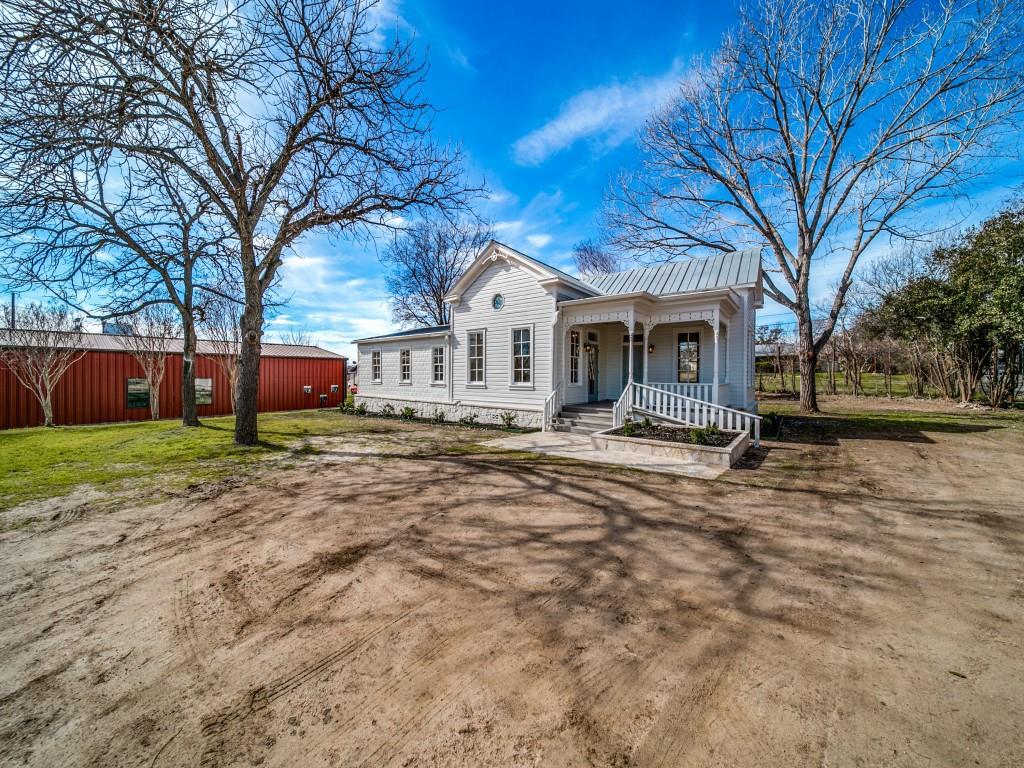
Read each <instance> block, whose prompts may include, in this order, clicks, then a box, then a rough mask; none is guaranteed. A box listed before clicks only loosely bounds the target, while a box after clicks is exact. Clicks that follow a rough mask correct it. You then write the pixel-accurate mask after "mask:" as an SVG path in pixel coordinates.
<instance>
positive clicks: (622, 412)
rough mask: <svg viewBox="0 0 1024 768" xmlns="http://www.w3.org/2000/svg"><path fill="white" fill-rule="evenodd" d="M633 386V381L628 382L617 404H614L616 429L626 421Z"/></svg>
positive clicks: (614, 425)
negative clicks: (627, 405) (627, 404)
mask: <svg viewBox="0 0 1024 768" xmlns="http://www.w3.org/2000/svg"><path fill="white" fill-rule="evenodd" d="M632 386H633V383H632V382H630V383H629V384H627V385H626V388H625V389H624V390H622V394H621V395H619V399H618V400H616V401H615V405H614V406H612V427H613V428H615V429H617V428H618V427H621V426H622V425H623V424H625V423H626V415H627V413H626V403H627V402H628V400H629V399H630V398H629V393H630V391H631V388H632Z"/></svg>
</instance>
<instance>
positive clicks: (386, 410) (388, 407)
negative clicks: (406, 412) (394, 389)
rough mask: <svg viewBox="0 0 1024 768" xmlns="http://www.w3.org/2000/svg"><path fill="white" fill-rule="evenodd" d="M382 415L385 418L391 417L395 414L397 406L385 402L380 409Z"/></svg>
mask: <svg viewBox="0 0 1024 768" xmlns="http://www.w3.org/2000/svg"><path fill="white" fill-rule="evenodd" d="M380 415H381V416H383V417H384V418H385V419H390V418H391V417H392V416H394V415H395V406H393V405H392V404H391V403H384V406H383V407H382V408H381V409H380Z"/></svg>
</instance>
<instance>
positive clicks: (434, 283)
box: [380, 217, 494, 326]
mask: <svg viewBox="0 0 1024 768" xmlns="http://www.w3.org/2000/svg"><path fill="white" fill-rule="evenodd" d="M493 237H494V233H493V232H492V230H491V228H490V226H488V225H487V224H484V223H481V222H478V221H472V220H461V221H460V220H449V219H447V218H445V217H436V218H429V219H422V220H420V221H417V222H415V223H413V224H412V225H411V226H409V227H407V228H406V229H404V230H402V231H401V232H399V233H398V234H396V236H395V238H394V240H393V241H392V242H391V244H390V245H389V247H388V248H387V250H386V251H385V252H384V253H383V254H382V255H381V257H380V260H381V265H382V266H383V267H384V282H385V285H386V286H387V290H388V294H389V295H390V296H391V302H390V303H391V315H392V317H393V318H394V320H395V322H396V323H398V324H400V325H404V326H433V325H447V324H448V319H449V315H448V305H447V304H446V303H445V301H444V297H445V296H447V295H448V294H449V293H450V292H451V289H452V287H453V286H454V285H455V283H456V282H457V281H458V279H459V278H460V277H461V276H462V273H463V272H465V271H466V267H467V266H468V265H469V264H470V262H472V261H473V258H474V257H475V256H476V254H477V253H478V252H479V251H480V250H481V249H482V248H483V247H484V246H485V245H486V244H487V243H488V241H490V240H491V239H492V238H493Z"/></svg>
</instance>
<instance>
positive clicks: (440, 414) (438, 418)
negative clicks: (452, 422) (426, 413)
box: [430, 408, 445, 424]
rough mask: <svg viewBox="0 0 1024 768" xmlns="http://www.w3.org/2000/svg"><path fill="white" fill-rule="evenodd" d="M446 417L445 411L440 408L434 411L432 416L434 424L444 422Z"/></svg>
mask: <svg viewBox="0 0 1024 768" xmlns="http://www.w3.org/2000/svg"><path fill="white" fill-rule="evenodd" d="M444 419H445V416H444V411H442V410H441V409H440V408H438V409H437V410H436V411H434V415H433V416H431V417H430V420H431V421H432V422H433V423H434V424H444Z"/></svg>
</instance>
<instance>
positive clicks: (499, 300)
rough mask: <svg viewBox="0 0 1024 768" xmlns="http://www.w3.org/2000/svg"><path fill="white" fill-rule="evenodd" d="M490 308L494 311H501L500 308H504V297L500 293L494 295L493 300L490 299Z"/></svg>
mask: <svg viewBox="0 0 1024 768" xmlns="http://www.w3.org/2000/svg"><path fill="white" fill-rule="evenodd" d="M491 306H492V307H494V308H495V309H496V310H497V309H501V308H502V307H504V306H505V297H504V296H502V295H501V294H500V293H496V294H494V298H493V299H491Z"/></svg>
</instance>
